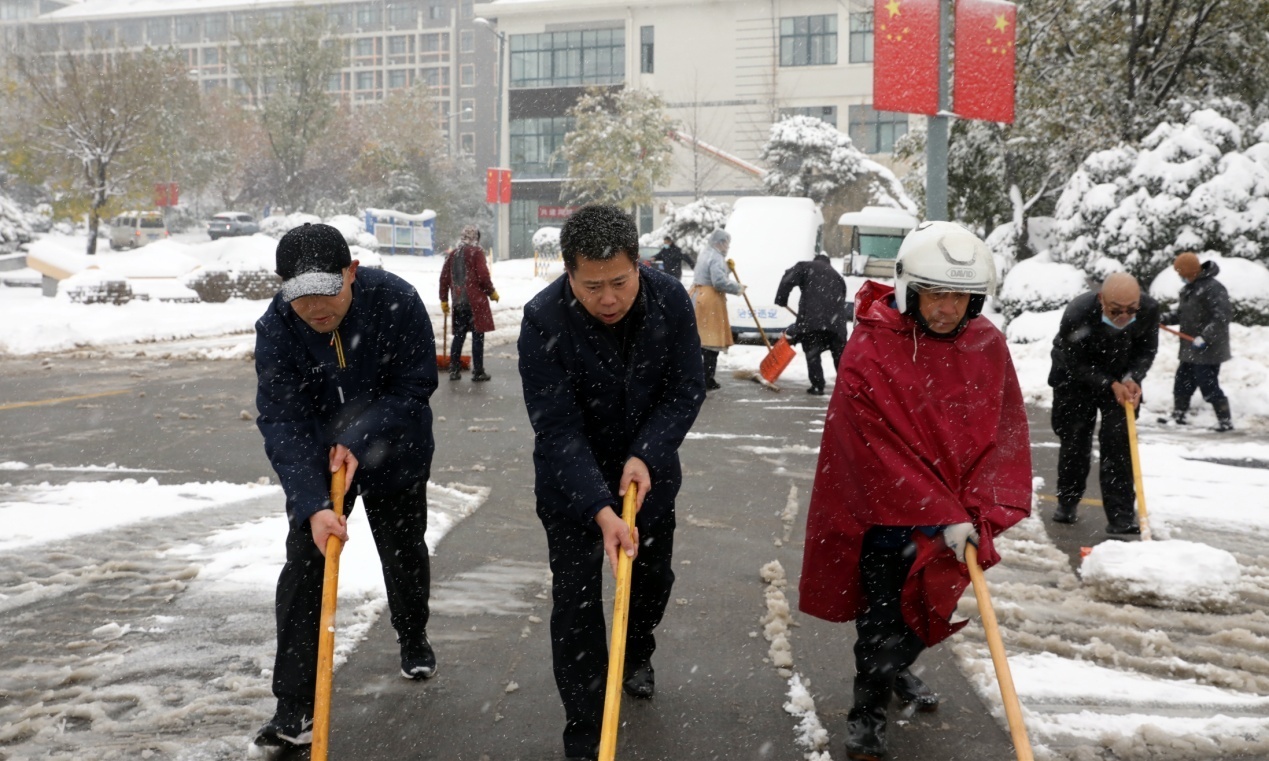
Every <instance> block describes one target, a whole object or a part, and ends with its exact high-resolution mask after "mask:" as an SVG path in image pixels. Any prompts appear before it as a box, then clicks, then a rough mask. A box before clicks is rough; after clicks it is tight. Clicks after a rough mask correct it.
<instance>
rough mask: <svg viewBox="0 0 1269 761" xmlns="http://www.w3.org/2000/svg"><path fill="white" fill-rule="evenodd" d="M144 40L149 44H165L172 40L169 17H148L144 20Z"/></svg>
mask: <svg viewBox="0 0 1269 761" xmlns="http://www.w3.org/2000/svg"><path fill="white" fill-rule="evenodd" d="M145 40H146V42H148V43H150V44H151V45H166V44H168V43H169V42H171V41H172V20H171V19H170V18H159V19H150V20H149V21H146V22H145Z"/></svg>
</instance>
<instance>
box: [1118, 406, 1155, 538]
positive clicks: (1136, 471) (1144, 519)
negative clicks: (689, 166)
mask: <svg viewBox="0 0 1269 761" xmlns="http://www.w3.org/2000/svg"><path fill="white" fill-rule="evenodd" d="M1124 414H1125V415H1126V416H1127V417H1128V451H1129V453H1131V454H1132V481H1133V486H1135V487H1136V488H1137V525H1138V526H1140V527H1141V541H1143V542H1148V541H1150V515H1149V514H1148V513H1147V512H1146V490H1145V489H1144V488H1143V486H1142V483H1141V480H1142V479H1141V455H1140V454H1139V453H1138V452H1137V415H1136V410H1134V409H1133V407H1132V402H1124Z"/></svg>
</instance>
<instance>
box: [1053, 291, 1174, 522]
mask: <svg viewBox="0 0 1269 761" xmlns="http://www.w3.org/2000/svg"><path fill="white" fill-rule="evenodd" d="M1158 350H1159V305H1158V303H1157V302H1156V301H1155V300H1154V299H1152V298H1150V296H1149V295H1146V294H1143V293H1142V292H1141V286H1140V285H1138V284H1137V281H1136V279H1134V278H1133V277H1132V276H1131V275H1129V274H1127V273H1125V272H1117V273H1115V274H1113V275H1111V276H1109V277H1107V278H1106V281H1105V282H1104V283H1103V284H1102V288H1101V292H1100V293H1085V294H1081V295H1079V296H1076V297H1075V298H1074V299H1073V300H1072V301H1071V303H1070V304H1068V305H1067V307H1066V311H1064V312H1063V313H1062V324H1061V327H1059V328H1058V334H1057V337H1056V338H1054V339H1053V352H1052V357H1053V366H1052V369H1051V370H1050V371H1049V385H1050V386H1052V387H1053V417H1052V422H1053V432H1054V433H1056V434H1057V436H1058V439H1059V440H1060V441H1061V448H1060V449H1059V450H1058V482H1057V498H1058V508H1057V511H1056V512H1055V513H1054V515H1053V520H1054V521H1056V522H1058V523H1074V522H1075V520H1076V508H1077V507H1078V505H1079V502H1080V500H1081V499H1082V498H1083V497H1084V486H1085V482H1086V480H1087V479H1088V471H1089V468H1090V467H1091V464H1092V456H1093V428H1094V427H1095V426H1096V424H1097V416H1098V414H1099V413H1100V414H1101V418H1102V426H1101V432H1100V434H1099V436H1098V442H1099V445H1100V448H1101V474H1100V481H1101V489H1102V502H1103V505H1104V507H1105V510H1106V522H1107V528H1106V531H1107V532H1108V533H1111V534H1138V533H1141V529H1140V527H1139V526H1138V525H1137V516H1136V510H1135V508H1134V505H1133V503H1134V500H1135V499H1136V489H1135V488H1134V485H1133V478H1132V455H1131V452H1130V451H1129V448H1128V416H1127V413H1126V412H1125V411H1124V403H1125V402H1131V403H1132V404H1133V405H1134V406H1140V404H1141V382H1142V381H1143V380H1145V377H1146V373H1147V372H1149V371H1150V366H1151V365H1152V364H1154V357H1155V354H1156V353H1157V352H1158Z"/></svg>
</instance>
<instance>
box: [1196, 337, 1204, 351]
mask: <svg viewBox="0 0 1269 761" xmlns="http://www.w3.org/2000/svg"><path fill="white" fill-rule="evenodd" d="M1206 347H1207V341H1204V340H1203V336H1194V348H1196V349H1200V350H1202V349H1204V348H1206Z"/></svg>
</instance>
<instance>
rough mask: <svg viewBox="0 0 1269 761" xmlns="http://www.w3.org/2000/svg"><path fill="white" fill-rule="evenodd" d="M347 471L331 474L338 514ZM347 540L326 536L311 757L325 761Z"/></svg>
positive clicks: (341, 512) (332, 492)
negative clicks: (342, 556) (341, 560)
mask: <svg viewBox="0 0 1269 761" xmlns="http://www.w3.org/2000/svg"><path fill="white" fill-rule="evenodd" d="M344 474H345V469H344V468H340V469H339V470H337V471H335V472H334V473H333V474H331V478H330V501H331V504H332V506H333V507H334V509H335V515H338V516H341V517H342V516H343V514H344ZM343 549H344V543H343V542H342V541H340V539H339V537H337V536H333V535H332V536H330V537H328V538H327V539H326V572H325V575H324V576H323V577H322V616H321V623H320V624H319V625H318V629H317V694H316V695H315V696H314V698H313V747H312V750H311V751H310V755H309V758H310V759H311V760H312V761H326V752H327V749H328V748H329V746H330V697H331V681H332V675H333V672H334V669H335V607H336V603H338V602H339V556H340V554H341V552H342V551H343Z"/></svg>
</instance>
